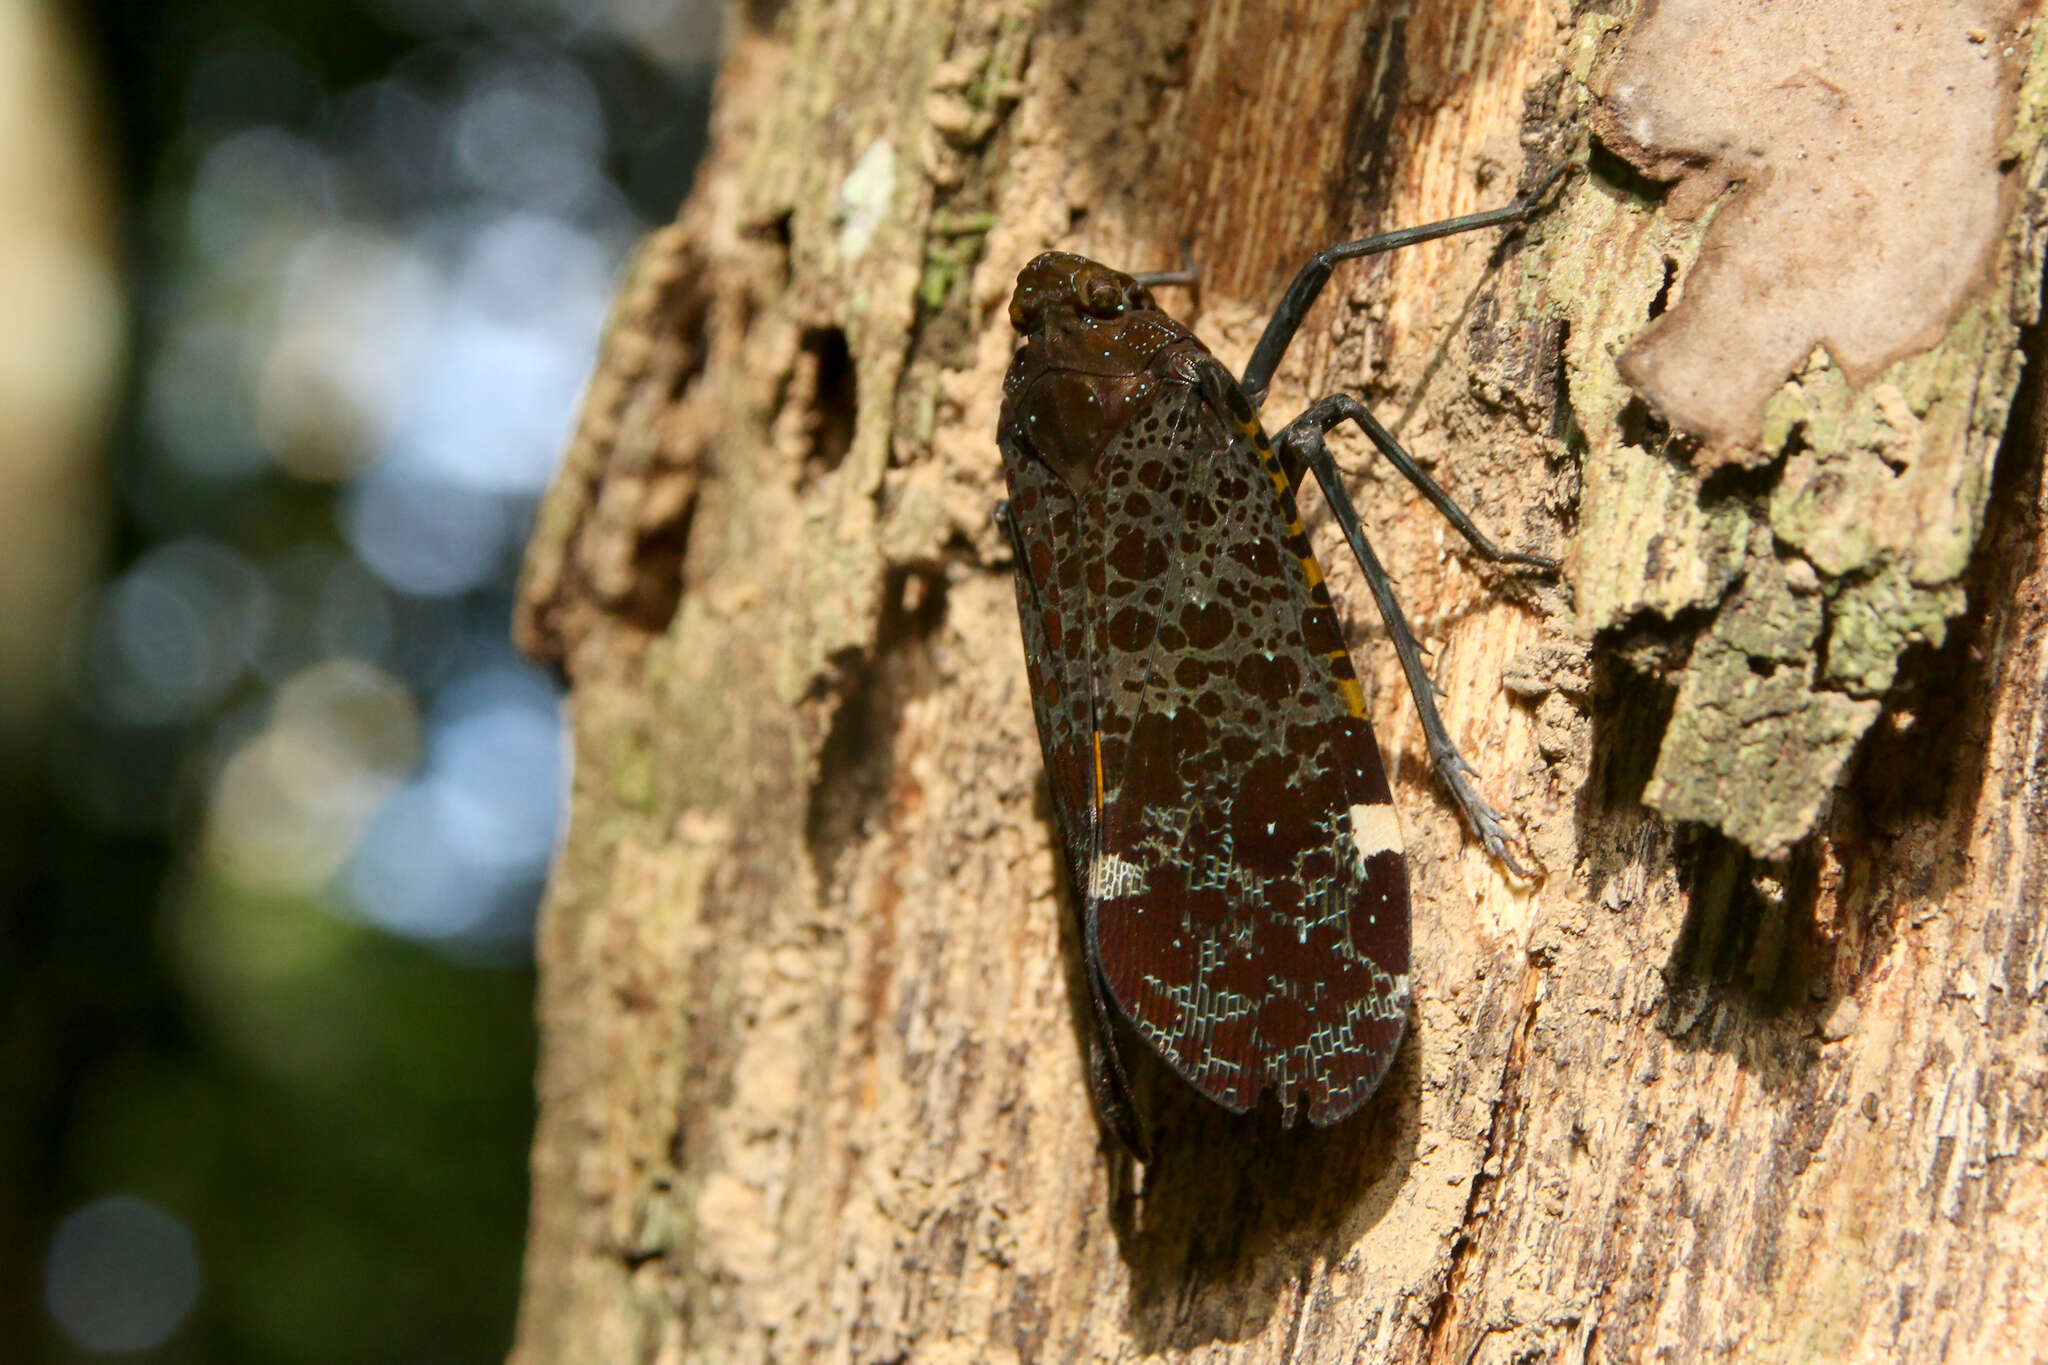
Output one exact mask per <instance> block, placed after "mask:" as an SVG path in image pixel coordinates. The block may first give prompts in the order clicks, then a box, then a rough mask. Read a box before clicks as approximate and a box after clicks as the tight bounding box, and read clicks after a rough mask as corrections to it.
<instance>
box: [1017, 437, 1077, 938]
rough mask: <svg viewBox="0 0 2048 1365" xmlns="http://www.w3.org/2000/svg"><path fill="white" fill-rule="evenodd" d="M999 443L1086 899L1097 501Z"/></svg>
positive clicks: (1047, 748)
mask: <svg viewBox="0 0 2048 1365" xmlns="http://www.w3.org/2000/svg"><path fill="white" fill-rule="evenodd" d="M999 444H1000V446H1001V448H1002V453H1003V469H1004V473H1005V474H1006V476H1007V478H1008V482H1009V487H1010V501H1009V508H1008V513H1007V517H1008V522H1009V526H1010V538H1011V543H1012V545H1013V546H1014V548H1015V550H1016V554H1017V572H1016V582H1017V618H1018V620H1019V622H1020V623H1021V624H1022V626H1023V630H1024V663H1025V668H1026V671H1027V673H1028V675H1029V677H1030V680H1031V708H1032V711H1033V713H1034V715H1035V717H1036V719H1037V721H1038V740H1039V746H1040V748H1041V749H1042V750H1043V751H1044V754H1045V768H1046V774H1047V776H1048V778H1049V779H1050V783H1051V787H1052V803H1053V814H1054V816H1055V817H1056V819H1057V820H1058V823H1059V829H1060V840H1061V844H1062V851H1063V853H1064V856H1065V858H1066V863H1067V873H1068V877H1069V879H1070V881H1071V885H1072V886H1073V888H1074V891H1073V894H1074V895H1075V896H1077V897H1078V896H1080V895H1081V894H1082V889H1083V888H1084V887H1085V886H1086V884H1087V883H1086V880H1085V878H1086V874H1087V868H1088V866H1089V864H1090V863H1091V862H1092V861H1093V859H1094V857H1095V853H1096V845H1097V838H1098V834H1099V828H1100V821H1099V819H1098V812H1097V809H1096V801H1095V797H1096V788H1095V757H1094V713H1093V700H1094V677H1093V674H1094V667H1095V665H1094V660H1093V658H1092V657H1091V654H1090V638H1089V632H1088V630H1087V627H1086V622H1087V620H1088V616H1089V605H1088V603H1089V594H1088V578H1089V574H1088V565H1089V562H1090V561H1091V559H1094V558H1095V557H1096V554H1095V545H1096V542H1097V539H1098V538H1097V536H1096V535H1095V533H1094V531H1093V529H1092V528H1093V527H1095V526H1098V525H1099V524H1100V517H1101V507H1100V501H1099V499H1085V498H1076V497H1075V496H1074V495H1073V494H1072V493H1071V492H1069V491H1068V490H1067V488H1066V486H1065V485H1064V484H1062V483H1061V482H1060V480H1059V478H1058V476H1057V475H1055V474H1054V473H1053V472H1052V471H1051V469H1050V468H1048V467H1047V466H1046V464H1045V463H1044V462H1043V461H1041V460H1039V459H1037V458H1036V457H1035V456H1033V455H1032V454H1031V452H1030V451H1029V450H1028V449H1026V448H1025V446H1024V444H1023V442H1022V441H1021V439H1019V438H1018V437H1017V436H1016V435H1015V433H1013V432H1011V431H1008V430H1005V431H1004V432H1003V433H1002V434H1001V436H1000V438H999Z"/></svg>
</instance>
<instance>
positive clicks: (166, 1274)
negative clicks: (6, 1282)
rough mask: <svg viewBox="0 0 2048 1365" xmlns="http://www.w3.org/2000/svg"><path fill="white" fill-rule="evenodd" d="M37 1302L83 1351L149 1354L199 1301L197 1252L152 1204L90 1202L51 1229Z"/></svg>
mask: <svg viewBox="0 0 2048 1365" xmlns="http://www.w3.org/2000/svg"><path fill="white" fill-rule="evenodd" d="M43 1298H44V1301H45V1302H46V1303H48V1304H49V1307H50V1316H52V1317H54V1318H55V1319H56V1320H57V1324H58V1326H60V1327H62V1328H63V1329H64V1333H65V1335H66V1336H68V1337H70V1338H71V1340H72V1341H73V1342H74V1343H76V1344H77V1345H78V1346H79V1347H80V1348H81V1349H83V1350H87V1351H92V1352H95V1353H97V1354H103V1355H104V1354H123V1355H131V1354H134V1353H137V1352H141V1351H148V1350H152V1349H154V1348H155V1347H157V1346H160V1345H162V1344H163V1342H164V1341H165V1340H166V1339H167V1338H168V1337H169V1336H170V1335H171V1333H172V1332H175V1331H176V1330H177V1329H178V1325H179V1324H180V1323H182V1322H183V1321H184V1320H185V1315H186V1314H187V1313H190V1312H191V1311H192V1305H193V1304H194V1303H196V1302H197V1301H198V1299H199V1249H198V1247H197V1246H196V1245H194V1243H193V1241H192V1234H191V1233H190V1232H189V1231H188V1230H187V1229H186V1227H185V1225H184V1224H183V1223H180V1222H179V1221H178V1220H177V1219H175V1218H173V1217H171V1216H170V1215H169V1214H168V1213H165V1212H164V1211H163V1210H162V1209H160V1208H158V1207H157V1206H156V1205H154V1204H151V1203H148V1202H146V1201H144V1200H141V1199H136V1198H133V1197H130V1196H126V1195H119V1196H115V1197H114V1198H111V1199H101V1200H97V1201H95V1202H94V1203H91V1204H88V1205H86V1206H85V1207H84V1208H82V1209H79V1210H78V1211H77V1212H76V1213H73V1214H72V1215H71V1216H70V1217H68V1218H66V1219H65V1220H64V1221H63V1222H62V1223H61V1224H59V1225H58V1227H57V1235H56V1236H55V1237H54V1238H52V1239H51V1242H50V1255H49V1259H48V1261H47V1263H46V1265H45V1269H44V1273H43Z"/></svg>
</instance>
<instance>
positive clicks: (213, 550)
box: [0, 0, 718, 1362]
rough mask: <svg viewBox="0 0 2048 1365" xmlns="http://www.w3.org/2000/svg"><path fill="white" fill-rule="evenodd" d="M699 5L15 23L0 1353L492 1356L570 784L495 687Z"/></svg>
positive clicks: (386, 5)
mask: <svg viewBox="0 0 2048 1365" xmlns="http://www.w3.org/2000/svg"><path fill="white" fill-rule="evenodd" d="M717 30H718V13H717V6H716V5H715V3H713V0H292V2H291V3H283V2H282V0H209V2H205V3H177V2H176V0H167V2H166V3H157V4H148V5H144V4H123V3H119V2H118V0H105V2H104V3H99V4H89V3H84V0H73V3H64V0H0V896H4V901H0V904H4V911H0V913H4V914H5V915H6V923H5V926H4V936H0V1010H4V1015H0V1018H4V1027H5V1032H4V1035H0V1039H4V1047H0V1101H4V1104H5V1109H4V1112H0V1343H5V1345H4V1347H0V1353H4V1357H5V1359H7V1360H10V1361H12V1360H25V1361H39V1360H47V1361H70V1360H78V1359H85V1358H103V1357H104V1356H105V1355H107V1354H115V1355H121V1356H125V1357H127V1358H133V1359H143V1360H150V1361H166V1362H169V1361H177V1362H186V1361H194V1362H197V1361H206V1362H214V1361H221V1362H240V1361H252V1362H253V1361H262V1362H301V1361H303V1362H329V1361H334V1362H339V1361H351V1362H353V1361H376V1362H404V1361H414V1360H420V1361H426V1360H431V1361H446V1362H460V1361H472V1360H475V1361H483V1360H496V1359H499V1358H501V1357H502V1355H503V1353H504V1351H505V1349H506V1348H507V1346H508V1344H509V1342H510V1337H511V1329H512V1320H513V1313H514V1309H515V1303H516V1295H517V1288H518V1272H519V1261H520V1253H521V1243H522V1240H523V1233H524V1224H525V1216H526V1148H527V1142H528V1138H529V1134H530V1129H531V1122H532V1099H531V1096H532V1068H533V1052H534V1043H533V1036H532V1023H531V1013H532V984H533V983H532V977H531V972H530V970H529V966H528V962H529V957H530V947H531V936H532V924H533V916H534V909H535V904H536V901H537V899H538V896H539V890H540V885H541V880H542V877H543V875H544V872H545V867H546V862H547V858H548V854H549V852H550V849H551V846H552V843H553V840H554V838H555V834H556V825H557V822H558V820H559V818H560V805H561V802H560V797H561V792H562V787H563V783H564V781H565V778H566V774H565V772H564V763H565V756H564V753H563V747H562V739H561V734H560V727H559V723H558V720H557V714H556V703H557V694H556V685H555V682H554V680H553V679H551V678H549V677H548V676H546V675H545V674H543V673H541V672H539V671H537V670H535V669H533V668H532V667H530V666H528V665H527V664H526V663H524V662H523V661H522V660H521V659H519V658H518V657H517V656H516V655H515V654H514V653H513V651H512V649H511V646H510V644H509V641H508V637H507V623H508V613H509V604H510V599H511V591H512V583H513V577H514V574H515V573H516V569H517V564H518V557H519V552H520V547H521V545H522V543H523V540H524V537H525V533H526V530H527V528H528V525H529V523H530V520H531V517H532V513H533V509H534V506H535V503H536V501H537V499H538V497H539V495H540V494H541V492H542V490H543V488H544V486H545V484H546V481H547V479H548V477H549V475H550V473H551V471H552V469H553V467H554V463H555V460H556V458H557V456H558V454H559V452H560V449H561V447H562V444H563V440H564V438H565V436H566V433H567V431H568V428H569V425H570V423H571V421H572V420H573V412H574V404H575V399H576V394H577V391H578V389H579V387H580V386H581V384H582V382H583V379H584V377H585V375H586V373H587V371H588V369H589V366H590V362H591V357H592V353H593V349H594V347H595V344H596V341H597V338H598V333H599V329H600V327H601V325H602V321H603V316H604V310H605V307H606V304H607V301H608V298H609V295H610V291H611V286H612V281H613V278H614V275H615V273H616V271H617V270H618V268H619V266H620V264H621V262H622V260H623V257H624V255H625V253H626V251H627V250H628V248H629V247H630V245H631V244H632V242H633V241H634V240H635V238H636V237H637V236H638V235H639V234H640V233H641V232H643V231H644V230H646V228H647V227H648V226H649V225H651V224H653V223H656V222H660V221H664V220H666V219H667V218H669V217H670V216H672V214H673V212H674V209H675V206H676V204H677V203H678V201H679V200H680V198H681V196H682V195H683V193H684V192H685V190H686V188H687V185H688V181H689V177H690V174H691V171H692V169H693V167H694V165H695V163H696V160H697V157H698V155H699V153H700V151H701V147H702V140H703V134H704V124H705V118H706V109H707V105H708V99H709V88H710V80H711V73H712V69H713V63H714V60H715V56H716V46H717Z"/></svg>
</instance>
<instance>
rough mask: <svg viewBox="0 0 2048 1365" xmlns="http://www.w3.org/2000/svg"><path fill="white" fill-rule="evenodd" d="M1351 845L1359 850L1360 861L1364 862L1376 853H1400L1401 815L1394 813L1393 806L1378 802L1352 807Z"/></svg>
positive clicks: (1401, 849) (1401, 846)
mask: <svg viewBox="0 0 2048 1365" xmlns="http://www.w3.org/2000/svg"><path fill="white" fill-rule="evenodd" d="M1351 846H1352V847H1353V848H1355V849H1357V850H1358V861H1359V862H1361V863H1363V862H1364V861H1365V860H1366V859H1367V858H1370V857H1372V855H1373V854H1375V853H1400V852H1402V851H1403V848H1404V846H1403V844H1402V843H1401V817H1400V816H1399V815H1396V814H1395V813H1394V808H1393V806H1391V805H1389V804H1387V803H1386V802H1376V803H1374V804H1372V805H1369V806H1353V807H1352V808H1351Z"/></svg>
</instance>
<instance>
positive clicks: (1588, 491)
mask: <svg viewBox="0 0 2048 1365" xmlns="http://www.w3.org/2000/svg"><path fill="white" fill-rule="evenodd" d="M1581 508H1582V511H1581V514H1580V527H1579V538H1578V542H1577V549H1576V552H1575V553H1576V558H1575V560H1574V562H1573V566H1572V570H1573V571H1572V582H1573V585H1574V587H1575V588H1576V589H1577V592H1578V606H1579V624H1580V629H1581V631H1582V632H1583V633H1584V634H1587V635H1592V634H1595V633H1597V632H1599V631H1602V630H1606V629H1608V628H1610V627H1613V626H1618V625H1620V624H1622V623H1623V622H1625V621H1627V620H1628V619H1629V618H1630V617H1632V616H1635V615H1636V614H1637V613H1639V612H1644V611H1651V612H1655V613H1656V614H1657V615H1659V616H1662V617H1664V618H1665V619H1667V620H1668V619H1670V618H1672V617H1674V616H1676V615H1677V614H1678V613H1679V612H1681V611H1685V610H1687V609H1689V608H1695V607H1703V606H1712V605H1713V604H1714V603H1715V602H1717V601H1719V600H1720V598H1721V595H1722V594H1723V593H1724V592H1726V591H1727V589H1728V585H1729V584H1730V583H1732V582H1733V581H1734V579H1735V576H1736V575H1737V574H1738V573H1739V572H1740V571H1741V568H1742V560H1743V549H1744V546H1745V544H1746V543H1747V542H1748V540H1749V529H1750V516H1749V513H1748V511H1747V510H1746V509H1745V508H1744V507H1743V506H1742V505H1741V504H1739V503H1733V502H1729V503H1723V504H1721V505H1719V506H1716V507H1712V508H1709V507H1706V506H1703V505H1702V504H1701V501H1700V485H1699V480H1698V478H1697V477H1696V476H1694V475H1693V473H1692V472H1691V471H1690V470H1687V469H1685V468H1683V467H1681V466H1679V465H1677V464H1675V463H1674V462H1673V461H1671V460H1669V459H1666V458H1664V457H1662V456H1659V455H1657V454H1655V453H1653V452H1651V451H1647V450H1641V449H1638V448H1637V447H1635V446H1628V445H1616V446H1611V447H1609V448H1607V449H1604V450H1599V449H1596V450H1594V451H1592V452H1591V453H1589V454H1588V455H1587V457H1586V469H1585V484H1584V492H1583V495H1582V501H1581Z"/></svg>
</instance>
